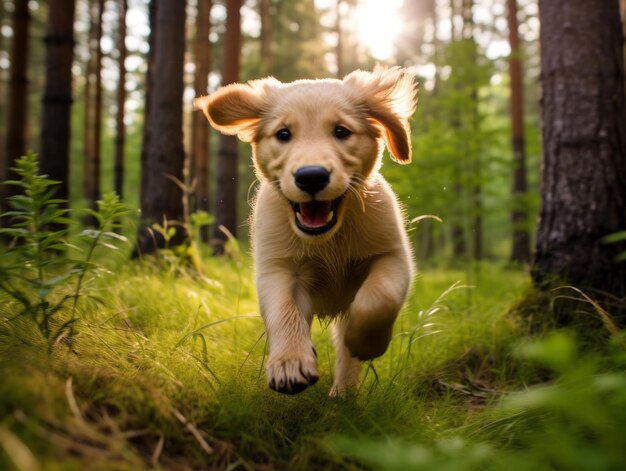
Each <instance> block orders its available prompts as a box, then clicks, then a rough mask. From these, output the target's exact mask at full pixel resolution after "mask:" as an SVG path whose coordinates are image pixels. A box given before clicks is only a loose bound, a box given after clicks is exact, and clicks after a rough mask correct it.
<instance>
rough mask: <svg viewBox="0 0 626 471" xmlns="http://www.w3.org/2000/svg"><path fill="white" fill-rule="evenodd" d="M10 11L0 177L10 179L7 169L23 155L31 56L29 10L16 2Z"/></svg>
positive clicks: (24, 1)
mask: <svg viewBox="0 0 626 471" xmlns="http://www.w3.org/2000/svg"><path fill="white" fill-rule="evenodd" d="M14 8H15V10H14V11H13V44H12V47H11V69H10V78H9V103H8V104H9V110H8V111H9V113H8V115H7V141H6V159H5V161H4V162H3V164H4V165H3V169H2V177H3V179H4V178H10V177H11V175H12V172H11V171H10V167H11V166H12V165H13V162H14V161H15V159H17V158H18V157H20V156H22V155H24V154H25V153H26V151H27V149H26V141H27V139H26V136H27V125H28V121H27V116H28V93H27V92H28V70H27V67H28V56H29V53H30V36H29V26H30V11H29V9H28V0H16V1H15V3H14Z"/></svg>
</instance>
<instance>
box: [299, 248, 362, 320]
mask: <svg viewBox="0 0 626 471" xmlns="http://www.w3.org/2000/svg"><path fill="white" fill-rule="evenodd" d="M370 266H371V260H370V259H365V260H342V261H341V262H339V261H336V263H329V260H325V259H316V258H311V259H302V260H300V261H299V262H298V270H297V275H296V276H297V278H298V281H299V284H300V286H301V287H302V288H304V289H306V291H307V292H308V294H309V295H310V297H311V301H312V302H313V308H314V311H315V314H317V315H319V316H334V315H337V314H339V313H341V312H346V311H347V309H348V307H349V306H350V304H351V303H352V300H353V299H354V296H355V295H356V292H357V291H358V289H359V287H360V286H361V285H362V284H363V281H364V280H365V278H366V277H367V274H368V273H369V269H370Z"/></svg>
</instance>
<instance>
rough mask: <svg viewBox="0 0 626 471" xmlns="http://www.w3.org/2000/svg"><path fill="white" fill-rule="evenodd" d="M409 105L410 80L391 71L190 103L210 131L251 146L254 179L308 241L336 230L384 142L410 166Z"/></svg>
mask: <svg viewBox="0 0 626 471" xmlns="http://www.w3.org/2000/svg"><path fill="white" fill-rule="evenodd" d="M415 104H416V86H415V82H414V78H413V76H412V75H411V74H410V73H409V72H408V71H406V70H405V69H401V68H397V67H396V68H392V69H379V70H376V71H374V72H371V73H369V72H363V71H356V72H353V73H351V74H349V75H347V76H346V77H345V78H344V79H343V80H333V79H325V80H299V81H296V82H292V83H288V84H283V83H281V82H279V81H277V80H275V79H273V78H267V79H262V80H254V81H251V82H248V83H247V84H233V85H228V86H226V87H223V88H221V89H220V90H219V91H217V92H216V93H214V94H213V95H210V96H207V97H202V98H199V99H197V100H196V105H197V106H198V107H199V108H201V109H202V110H203V111H204V113H205V115H206V117H207V118H208V120H209V122H210V123H211V125H212V126H213V127H214V128H215V129H217V130H218V131H220V132H222V133H224V134H231V135H232V134H236V135H237V136H239V138H240V139H241V140H243V141H246V142H251V143H252V149H253V157H254V164H255V167H256V169H257V172H258V174H259V176H260V178H262V179H264V180H266V181H269V182H271V183H272V184H273V185H274V186H275V187H276V188H277V190H278V191H279V192H280V193H281V195H282V196H283V197H284V199H285V202H286V203H288V204H286V208H288V209H287V210H288V211H290V212H292V213H293V214H291V216H290V220H291V225H292V229H293V230H294V231H295V233H296V234H297V235H299V236H300V237H302V238H306V239H309V240H311V241H321V240H326V239H328V238H330V237H332V235H333V234H334V233H335V232H336V231H337V230H338V228H339V227H340V226H341V223H342V221H343V217H344V215H345V204H344V202H345V200H347V199H349V198H350V197H351V196H350V193H353V195H352V197H353V198H354V197H355V196H356V194H358V193H359V191H360V190H361V188H362V187H363V186H364V184H365V183H366V182H367V180H368V178H369V177H370V176H371V175H373V174H374V173H375V172H377V171H378V168H379V166H380V159H381V156H382V151H383V147H384V144H386V145H387V148H388V149H389V152H390V154H391V156H392V158H393V160H395V161H396V162H398V163H401V164H405V163H408V162H410V161H411V146H410V130H409V123H408V119H409V118H410V117H411V116H412V114H413V112H414V111H415Z"/></svg>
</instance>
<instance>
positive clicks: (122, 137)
mask: <svg viewBox="0 0 626 471" xmlns="http://www.w3.org/2000/svg"><path fill="white" fill-rule="evenodd" d="M127 10H128V0H119V22H120V31H119V41H120V44H119V57H118V61H117V64H118V70H119V82H118V84H117V117H116V128H117V129H116V137H115V169H114V174H115V175H114V185H113V187H114V189H115V192H116V193H117V194H118V195H119V197H120V199H121V198H123V197H124V143H125V142H126V126H125V125H124V116H125V113H124V108H125V104H126V12H127Z"/></svg>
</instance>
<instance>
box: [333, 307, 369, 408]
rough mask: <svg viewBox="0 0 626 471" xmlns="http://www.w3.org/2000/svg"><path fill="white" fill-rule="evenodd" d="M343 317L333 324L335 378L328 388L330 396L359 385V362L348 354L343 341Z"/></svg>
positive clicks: (344, 329) (344, 392)
mask: <svg viewBox="0 0 626 471" xmlns="http://www.w3.org/2000/svg"><path fill="white" fill-rule="evenodd" d="M347 325H348V322H347V319H346V318H345V317H340V318H339V319H337V321H336V322H335V325H334V326H333V344H334V345H335V380H334V382H333V386H332V387H331V388H330V392H329V395H330V396H331V397H335V396H343V395H345V394H346V393H347V392H348V391H349V390H351V389H356V387H357V386H358V385H359V372H360V371H361V362H360V361H359V359H358V358H355V357H353V356H352V355H351V354H350V350H348V348H347V347H346V345H345V343H344V336H345V333H346V327H347Z"/></svg>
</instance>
